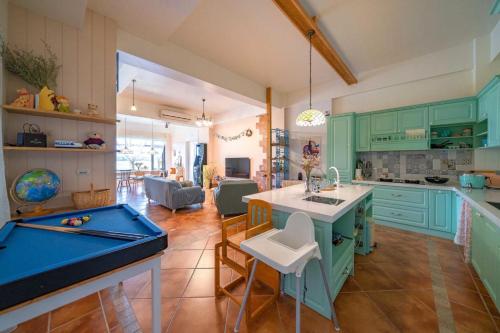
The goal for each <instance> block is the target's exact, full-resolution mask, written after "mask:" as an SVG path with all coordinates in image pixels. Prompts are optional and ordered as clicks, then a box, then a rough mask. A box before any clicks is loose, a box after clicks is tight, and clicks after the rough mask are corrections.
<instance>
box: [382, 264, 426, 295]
mask: <svg viewBox="0 0 500 333" xmlns="http://www.w3.org/2000/svg"><path fill="white" fill-rule="evenodd" d="M377 267H379V268H380V269H382V270H383V271H384V272H385V273H386V274H387V275H388V276H390V277H391V278H392V279H393V280H395V281H397V283H398V284H399V285H400V286H401V287H402V288H403V289H429V288H432V280H431V273H430V270H429V266H428V265H426V264H420V265H418V266H417V265H415V264H414V265H401V264H392V263H379V264H378V265H377Z"/></svg>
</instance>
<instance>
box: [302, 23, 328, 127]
mask: <svg viewBox="0 0 500 333" xmlns="http://www.w3.org/2000/svg"><path fill="white" fill-rule="evenodd" d="M313 35H314V30H309V31H308V32H307V37H309V109H307V110H305V111H302V112H301V113H300V114H299V115H298V116H297V119H296V120H295V124H297V126H319V125H323V124H324V123H325V122H326V119H325V115H324V113H323V112H321V111H320V110H316V109H313V107H312V41H311V40H312V36H313Z"/></svg>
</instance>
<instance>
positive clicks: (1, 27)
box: [0, 0, 10, 228]
mask: <svg viewBox="0 0 500 333" xmlns="http://www.w3.org/2000/svg"><path fill="white" fill-rule="evenodd" d="M7 13H8V1H7V0H0V36H2V37H3V38H7ZM4 74H5V73H4V69H3V64H2V63H0V104H3V103H4V94H5V78H4V76H5V75H4ZM3 115H4V113H3V112H2V114H1V115H0V147H2V146H3V132H4V116H3ZM4 174H5V164H4V156H3V150H1V149H0V228H1V227H2V225H3V224H4V223H5V222H6V221H8V220H9V219H10V214H9V212H10V208H9V199H8V197H7V188H6V184H5V177H4Z"/></svg>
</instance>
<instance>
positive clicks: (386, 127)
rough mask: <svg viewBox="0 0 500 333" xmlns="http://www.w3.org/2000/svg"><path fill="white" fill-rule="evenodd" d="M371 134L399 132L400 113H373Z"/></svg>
mask: <svg viewBox="0 0 500 333" xmlns="http://www.w3.org/2000/svg"><path fill="white" fill-rule="evenodd" d="M371 132H372V133H371V134H372V135H374V134H391V133H396V132H398V113H397V112H394V111H388V112H380V113H373V114H372V116H371Z"/></svg>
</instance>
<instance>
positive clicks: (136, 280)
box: [123, 272, 151, 298]
mask: <svg viewBox="0 0 500 333" xmlns="http://www.w3.org/2000/svg"><path fill="white" fill-rule="evenodd" d="M150 281H151V273H150V272H144V273H142V274H139V275H136V276H134V277H133V278H130V279H128V280H125V281H123V288H124V290H125V293H126V294H127V296H128V297H129V298H135V297H137V294H138V293H139V292H140V291H141V290H142V289H144V287H145V286H146V285H148V284H149V282H150Z"/></svg>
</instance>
